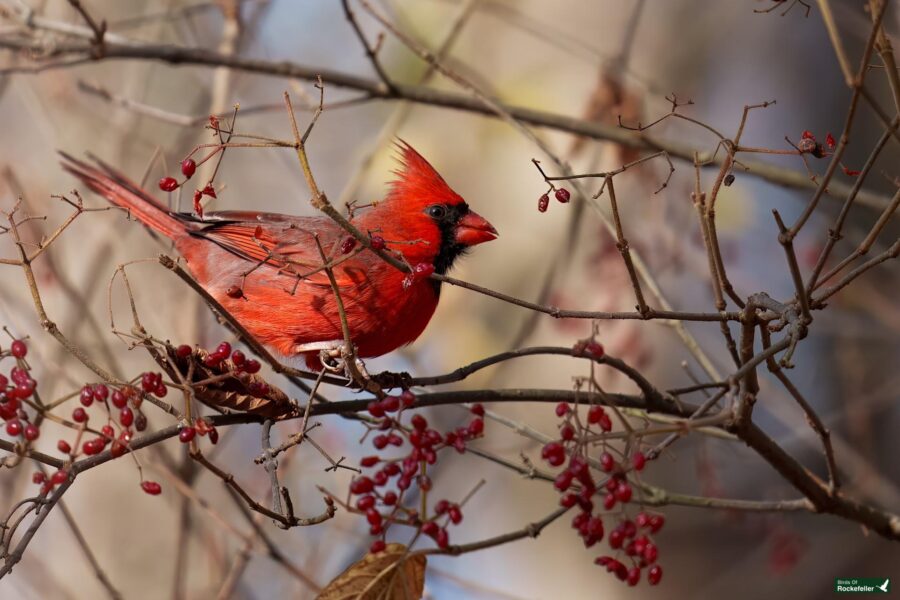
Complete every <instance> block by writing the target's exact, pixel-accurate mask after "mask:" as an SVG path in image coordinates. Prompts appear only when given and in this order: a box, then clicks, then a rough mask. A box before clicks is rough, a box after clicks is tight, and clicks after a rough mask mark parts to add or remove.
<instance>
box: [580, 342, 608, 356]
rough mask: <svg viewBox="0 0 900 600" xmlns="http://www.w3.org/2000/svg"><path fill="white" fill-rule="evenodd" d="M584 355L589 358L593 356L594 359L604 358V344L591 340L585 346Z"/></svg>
mask: <svg viewBox="0 0 900 600" xmlns="http://www.w3.org/2000/svg"><path fill="white" fill-rule="evenodd" d="M584 353H585V354H586V355H587V356H591V357H593V358H602V357H603V354H604V353H605V350H604V348H603V344H601V343H600V342H595V341H593V340H591V341H590V342H588V343H587V344H585V345H584Z"/></svg>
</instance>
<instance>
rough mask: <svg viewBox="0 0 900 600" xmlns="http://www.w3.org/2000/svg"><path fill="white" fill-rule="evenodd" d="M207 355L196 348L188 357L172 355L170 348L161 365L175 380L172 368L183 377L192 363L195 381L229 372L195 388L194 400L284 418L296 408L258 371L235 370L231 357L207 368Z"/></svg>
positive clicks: (216, 406)
mask: <svg viewBox="0 0 900 600" xmlns="http://www.w3.org/2000/svg"><path fill="white" fill-rule="evenodd" d="M207 356H208V353H207V352H206V351H205V350H199V351H197V352H195V353H194V354H192V355H191V356H189V357H187V358H181V357H178V356H176V355H175V353H174V349H173V348H169V352H168V357H167V358H168V361H167V363H166V364H161V365H160V366H162V367H163V368H164V369H166V371H168V372H169V375H170V376H171V377H172V378H173V380H174V381H180V378H179V377H177V376H176V375H175V373H174V372H173V368H177V369H178V370H179V372H180V373H182V377H185V376H186V374H187V373H188V372H189V370H190V369H189V367H190V363H191V362H193V376H192V381H193V382H195V383H196V382H198V381H204V380H208V379H212V378H215V377H220V376H222V375H223V374H226V373H229V372H232V373H233V374H234V376H232V377H227V378H224V379H222V380H220V381H215V382H212V383H209V384H205V385H198V386H195V387H194V395H195V397H196V398H197V400H199V401H200V402H203V403H204V404H206V405H208V406H212V407H214V408H226V409H230V410H235V411H240V412H247V413H252V414H255V415H260V416H262V417H266V418H279V417H285V416H288V415H291V414H293V413H294V412H295V411H296V406H295V405H294V403H292V402H291V400H290V398H289V397H288V395H287V394H285V393H284V392H283V391H282V390H281V389H279V388H278V387H276V386H274V385H272V384H271V383H269V382H267V381H266V380H265V379H263V378H262V377H261V376H260V375H259V374H252V375H251V374H250V373H241V372H238V371H237V370H236V369H235V367H234V364H233V363H232V362H231V361H230V360H223V361H222V362H221V363H219V364H218V365H216V366H215V367H207V366H206V365H204V364H203V360H204V359H205V358H206V357H207ZM261 386H263V387H262V388H261V389H263V390H265V391H264V392H263V393H259V391H258V390H259V389H260V387H261ZM254 388H255V389H256V390H257V393H256V394H254V393H252V391H251V390H253V389H254Z"/></svg>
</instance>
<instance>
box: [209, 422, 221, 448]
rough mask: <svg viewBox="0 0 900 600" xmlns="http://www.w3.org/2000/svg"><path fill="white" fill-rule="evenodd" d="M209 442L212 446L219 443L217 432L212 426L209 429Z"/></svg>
mask: <svg viewBox="0 0 900 600" xmlns="http://www.w3.org/2000/svg"><path fill="white" fill-rule="evenodd" d="M209 441H210V442H212V443H213V445H215V444H218V443H219V431H218V430H217V429H216V428H215V427H213V426H210V428H209Z"/></svg>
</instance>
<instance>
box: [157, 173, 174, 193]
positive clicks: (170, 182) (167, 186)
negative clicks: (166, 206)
mask: <svg viewBox="0 0 900 600" xmlns="http://www.w3.org/2000/svg"><path fill="white" fill-rule="evenodd" d="M159 189H161V190H162V191H164V192H174V191H175V190H177V189H178V182H177V181H175V178H174V177H163V178H162V179H160V180H159Z"/></svg>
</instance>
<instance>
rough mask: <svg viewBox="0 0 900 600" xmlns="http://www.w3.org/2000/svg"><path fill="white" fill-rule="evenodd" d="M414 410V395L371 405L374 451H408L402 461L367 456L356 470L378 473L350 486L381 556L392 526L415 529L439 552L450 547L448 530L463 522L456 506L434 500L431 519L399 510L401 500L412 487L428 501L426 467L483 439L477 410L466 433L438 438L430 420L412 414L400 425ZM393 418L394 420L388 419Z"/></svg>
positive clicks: (414, 511)
mask: <svg viewBox="0 0 900 600" xmlns="http://www.w3.org/2000/svg"><path fill="white" fill-rule="evenodd" d="M414 404H415V395H414V394H413V393H412V392H410V391H409V390H406V391H404V392H403V393H402V394H400V395H399V396H385V397H384V398H382V399H381V400H373V401H372V402H370V403H369V405H368V412H369V414H370V415H371V416H373V417H375V418H376V419H378V422H377V424H376V425H374V426H372V428H371V429H372V431H377V432H378V433H376V434H375V435H374V436H373V437H372V445H373V446H374V447H375V449H376V450H384V449H385V448H388V447H391V446H393V447H397V448H400V447H403V446H405V445H406V444H409V446H408V447H409V450H408V451H406V453H405V454H403V455H401V456H394V457H387V456H380V455H377V454H375V455H372V456H366V457H364V458H363V459H362V460H361V461H360V464H361V466H362V467H363V468H365V469H376V468H377V470H374V471H372V472H371V474H369V475H361V476H359V477H357V478H355V479H354V480H353V481H352V482H351V483H350V493H351V494H353V495H354V496H358V498H357V499H356V509H357V510H358V511H359V512H360V513H362V514H365V516H366V520H367V521H368V522H369V533H371V534H372V535H373V536H377V537H378V539H376V540H375V541H374V542H373V543H372V545H371V547H370V550H371V551H372V552H380V551H382V550H384V548H385V542H384V536H385V534H386V532H387V529H388V528H389V527H390V526H391V525H392V524H405V525H410V526H413V527H417V528H418V529H419V531H420V532H421V533H422V534H424V535H426V536H428V537H430V538H431V539H433V540H434V541H435V543H436V544H437V546H438V547H439V548H446V547H447V546H449V545H450V536H449V533H448V532H447V526H448V525H451V524H452V525H457V524H459V523H460V522H462V519H463V513H462V509H461V508H460V506H459V505H458V504H456V503H452V502H450V501H449V500H446V499H441V500H438V501H437V502H436V503H435V504H434V507H433V513H434V514H433V515H431V516H429V515H428V514H419V511H418V510H417V509H415V508H408V507H405V506H404V505H403V496H404V494H405V493H406V490H408V489H409V488H410V487H412V486H413V484H415V485H416V487H417V488H418V489H419V491H420V492H421V494H422V495H423V496H424V497H425V498H427V495H428V492H430V491H431V488H432V482H431V478H430V477H429V476H428V467H429V466H432V465H434V464H436V463H437V460H438V455H439V453H440V452H441V451H443V450H446V449H448V448H453V449H455V450H456V451H457V452H459V453H462V452H465V449H466V442H468V441H470V440H473V439H475V438H478V437H481V435H482V434H483V433H484V420H483V419H482V416H483V415H484V409H483V408H482V407H481V405H475V406H474V407H473V408H472V412H473V414H474V417H473V418H472V420H471V421H469V423H468V424H467V425H466V426H464V427H458V428H457V429H455V430H453V431H448V432H445V433H443V434H442V433H440V432H439V431H437V430H436V429H433V428H431V427H429V425H428V419H426V418H425V417H423V416H422V415H421V414H418V413H416V414H413V415H412V417H411V418H410V420H409V425H404V424H403V423H402V422H401V419H402V416H403V411H404V410H405V409H408V408H411V407H412V406H413V405H414ZM391 413H397V415H396V418H395V417H393V416H390V415H391ZM391 487H392V488H393V489H390V488H391Z"/></svg>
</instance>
